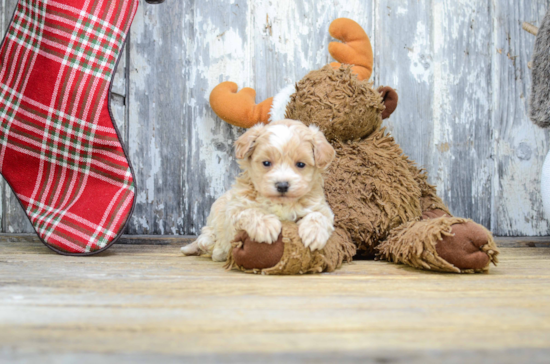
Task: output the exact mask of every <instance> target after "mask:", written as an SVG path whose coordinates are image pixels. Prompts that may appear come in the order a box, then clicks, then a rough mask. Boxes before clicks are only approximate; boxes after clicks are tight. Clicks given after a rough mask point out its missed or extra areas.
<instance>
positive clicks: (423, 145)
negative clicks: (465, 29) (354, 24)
mask: <svg viewBox="0 0 550 364" xmlns="http://www.w3.org/2000/svg"><path fill="white" fill-rule="evenodd" d="M430 9H431V3H430V1H429V0H421V1H418V0H408V1H401V0H381V1H380V2H379V3H378V7H377V12H376V19H377V25H376V38H377V40H376V44H378V46H377V47H376V48H375V51H374V54H375V66H376V67H375V69H376V72H377V74H378V75H379V76H378V80H377V84H376V85H375V86H379V85H384V86H390V87H393V88H394V89H396V91H397V93H398V94H399V106H398V108H397V109H396V111H395V112H394V114H393V115H392V116H391V117H390V118H389V119H387V120H386V121H385V122H384V124H383V125H384V126H387V127H388V130H389V131H390V132H391V134H392V135H393V136H394V138H395V140H396V141H397V142H398V143H399V144H400V145H401V148H402V149H403V152H404V153H405V154H406V155H408V156H409V157H410V159H412V160H414V161H415V162H416V163H417V164H418V166H419V167H424V168H426V169H427V170H428V173H429V174H434V171H433V168H432V155H433V153H434V151H433V121H432V103H433V39H432V28H433V25H432V19H431V16H430V15H431V13H430ZM435 152H436V153H438V152H439V151H437V150H436V151H435ZM439 153H441V152H439Z"/></svg>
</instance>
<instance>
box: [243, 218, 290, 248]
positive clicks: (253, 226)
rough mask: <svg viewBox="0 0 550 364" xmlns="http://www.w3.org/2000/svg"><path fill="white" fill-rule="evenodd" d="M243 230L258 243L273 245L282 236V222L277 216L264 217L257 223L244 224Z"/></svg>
mask: <svg viewBox="0 0 550 364" xmlns="http://www.w3.org/2000/svg"><path fill="white" fill-rule="evenodd" d="M242 227H243V230H244V231H246V233H247V234H248V236H249V237H250V238H251V239H252V240H254V241H256V242H257V243H267V244H271V243H273V242H275V241H277V239H278V238H279V234H281V227H282V225H281V221H280V220H279V218H277V216H275V215H264V216H263V217H262V218H261V219H259V220H257V221H255V223H250V224H243V225H242Z"/></svg>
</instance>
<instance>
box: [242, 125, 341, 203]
mask: <svg viewBox="0 0 550 364" xmlns="http://www.w3.org/2000/svg"><path fill="white" fill-rule="evenodd" d="M235 149H236V154H237V158H238V159H240V164H241V166H242V168H243V169H246V170H248V173H249V175H250V178H251V180H252V183H253V185H254V188H255V189H256V191H257V192H258V193H259V194H260V195H262V196H264V197H268V198H270V199H273V200H276V201H278V202H285V201H292V200H296V199H299V198H301V197H302V196H304V195H306V194H307V193H308V192H309V191H311V189H312V188H313V187H314V186H315V184H317V183H320V178H319V177H320V172H321V171H322V170H324V169H326V168H327V167H328V165H329V164H330V162H332V160H333V159H334V155H335V152H334V149H333V148H332V146H331V145H330V144H329V143H328V142H327V140H326V139H325V137H324V135H323V134H322V133H321V132H320V131H319V129H318V128H317V127H315V126H311V127H306V126H305V125H304V124H302V123H301V122H298V121H292V120H282V121H277V122H273V123H270V124H268V125H267V126H264V125H257V126H254V127H253V128H251V129H250V130H248V131H247V132H246V133H245V134H243V135H242V136H241V137H240V138H239V139H238V140H237V141H236V142H235Z"/></svg>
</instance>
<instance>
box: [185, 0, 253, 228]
mask: <svg viewBox="0 0 550 364" xmlns="http://www.w3.org/2000/svg"><path fill="white" fill-rule="evenodd" d="M253 3H254V2H253V1H247V0H231V1H222V2H220V1H218V0H207V1H200V2H197V3H196V5H195V21H194V24H193V29H192V32H193V35H194V38H193V39H194V42H193V44H192V47H189V49H188V50H187V51H188V52H189V54H190V56H191V57H192V65H191V71H190V75H189V81H188V85H187V87H188V90H189V91H188V100H187V106H186V113H185V127H186V144H185V146H186V149H185V153H186V154H185V161H184V172H185V173H184V176H185V177H184V178H185V179H184V181H183V184H184V186H185V191H184V205H183V206H184V210H183V231H184V232H185V233H187V234H198V233H200V228H202V226H204V224H205V223H206V218H207V216H208V214H209V212H210V207H211V206H212V203H214V201H215V200H216V199H217V198H218V197H219V196H221V195H222V194H223V193H224V192H225V191H226V190H227V189H228V188H230V186H231V184H232V183H233V181H234V179H235V177H236V176H237V175H238V173H239V171H240V169H239V167H238V165H237V162H236V161H235V158H234V151H233V143H234V142H235V140H236V139H237V138H238V136H239V135H241V134H242V133H243V131H244V130H243V129H241V128H237V127H234V126H231V125H229V124H227V123H226V122H224V121H222V120H220V119H219V118H218V117H217V116H216V115H215V114H214V112H213V111H212V109H211V107H210V104H209V96H210V92H211V91H212V89H213V88H214V87H215V86H216V85H218V84H219V83H220V82H222V81H226V80H230V81H233V82H236V83H237V84H238V85H239V86H240V87H241V88H242V87H245V86H246V85H250V84H251V79H252V77H253V72H254V71H253V69H252V59H253V58H254V57H255V56H256V55H254V54H253V53H252V44H251V34H252V26H251V24H250V17H251V8H250V6H251V5H252V4H253Z"/></svg>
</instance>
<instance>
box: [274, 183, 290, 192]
mask: <svg viewBox="0 0 550 364" xmlns="http://www.w3.org/2000/svg"><path fill="white" fill-rule="evenodd" d="M275 187H277V192H280V193H285V192H288V182H277V183H275Z"/></svg>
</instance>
